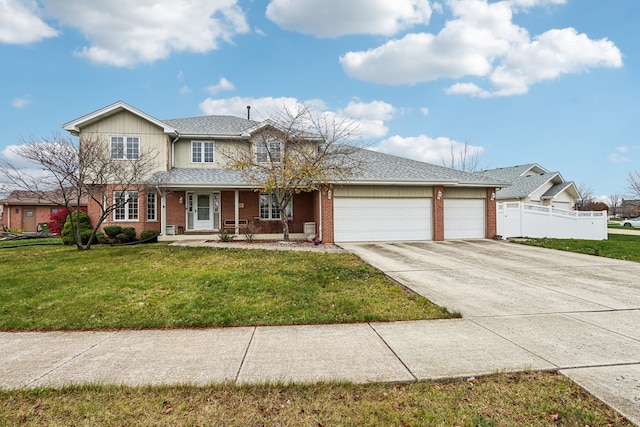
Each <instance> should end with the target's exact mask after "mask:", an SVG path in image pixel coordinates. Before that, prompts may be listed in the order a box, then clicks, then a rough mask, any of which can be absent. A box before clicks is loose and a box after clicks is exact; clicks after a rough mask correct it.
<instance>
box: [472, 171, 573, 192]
mask: <svg viewBox="0 0 640 427" xmlns="http://www.w3.org/2000/svg"><path fill="white" fill-rule="evenodd" d="M529 171H532V172H533V173H527V172H529ZM541 171H543V172H541ZM480 173H481V174H483V175H487V176H493V177H496V178H501V179H505V180H507V181H510V182H511V186H510V187H507V188H503V189H501V190H500V191H498V192H497V193H496V197H497V198H498V199H499V200H504V199H514V198H523V197H528V196H530V195H531V194H532V193H533V192H534V191H536V190H537V189H538V188H540V186H541V185H543V184H545V183H546V182H549V181H550V180H554V181H555V182H556V184H555V185H554V186H553V187H551V188H550V189H549V190H547V191H546V192H545V194H544V195H543V197H545V198H549V197H550V198H553V197H554V196H556V195H558V194H560V193H561V192H562V191H564V190H565V189H567V187H569V186H571V185H572V184H573V183H572V182H564V180H562V177H561V176H560V173H559V172H549V171H547V170H546V169H544V168H543V167H542V166H540V165H538V164H536V163H529V164H526V165H520V166H512V167H506V168H498V169H489V170H485V171H482V172H480ZM525 173H527V174H526V175H523V174H525ZM558 180H560V181H561V182H558Z"/></svg>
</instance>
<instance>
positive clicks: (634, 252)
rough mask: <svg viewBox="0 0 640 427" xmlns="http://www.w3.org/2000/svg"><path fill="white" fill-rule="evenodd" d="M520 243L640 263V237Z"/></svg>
mask: <svg viewBox="0 0 640 427" xmlns="http://www.w3.org/2000/svg"><path fill="white" fill-rule="evenodd" d="M518 243H522V244H524V245H531V246H540V247H543V248H549V249H560V250H562V251H569V252H577V253H581V254H588V255H595V254H596V252H597V253H598V255H599V256H604V257H607V258H616V259H623V260H628V261H635V262H640V235H632V234H612V233H610V234H609V239H608V240H579V239H523V240H518Z"/></svg>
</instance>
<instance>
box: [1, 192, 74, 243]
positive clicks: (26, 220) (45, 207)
mask: <svg viewBox="0 0 640 427" xmlns="http://www.w3.org/2000/svg"><path fill="white" fill-rule="evenodd" d="M58 200H60V201H58ZM0 205H2V216H1V217H0V224H3V225H4V226H5V227H6V228H9V229H21V230H23V231H25V232H28V233H34V232H36V231H37V229H38V224H39V223H41V222H45V223H48V222H49V218H50V217H51V214H54V213H56V212H58V210H60V209H62V208H63V205H64V203H63V202H62V201H61V197H60V192H59V191H58V190H54V191H45V192H40V193H34V192H30V191H19V190H16V191H12V192H11V193H10V194H9V196H8V197H7V198H6V199H2V200H0ZM86 206H87V200H86V197H84V198H82V200H81V201H80V207H81V208H82V207H86Z"/></svg>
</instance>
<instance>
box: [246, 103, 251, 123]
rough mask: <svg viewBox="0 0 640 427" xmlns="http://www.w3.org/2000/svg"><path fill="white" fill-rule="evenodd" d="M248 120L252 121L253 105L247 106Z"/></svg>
mask: <svg viewBox="0 0 640 427" xmlns="http://www.w3.org/2000/svg"><path fill="white" fill-rule="evenodd" d="M247 120H251V105H247Z"/></svg>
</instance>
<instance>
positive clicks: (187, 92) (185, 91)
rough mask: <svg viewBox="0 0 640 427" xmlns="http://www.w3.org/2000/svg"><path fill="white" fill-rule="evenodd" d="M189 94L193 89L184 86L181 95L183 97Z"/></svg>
mask: <svg viewBox="0 0 640 427" xmlns="http://www.w3.org/2000/svg"><path fill="white" fill-rule="evenodd" d="M189 93H191V88H190V87H189V86H187V85H184V86H182V87H181V88H180V94H181V95H187V94H189Z"/></svg>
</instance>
